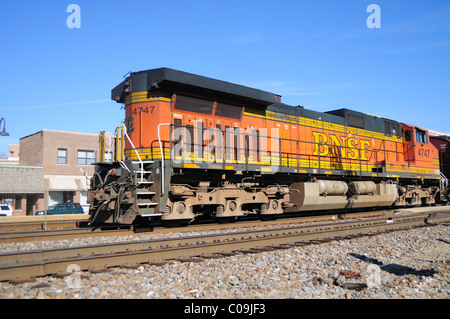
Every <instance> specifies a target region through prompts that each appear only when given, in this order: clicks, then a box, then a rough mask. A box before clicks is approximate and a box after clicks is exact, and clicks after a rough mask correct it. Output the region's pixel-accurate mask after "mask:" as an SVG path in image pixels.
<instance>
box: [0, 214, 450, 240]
mask: <svg viewBox="0 0 450 319" xmlns="http://www.w3.org/2000/svg"><path fill="white" fill-rule="evenodd" d="M446 209H447V208H446V207H445V206H444V207H443V206H435V207H428V208H422V207H415V208H408V209H381V210H373V211H370V212H359V213H355V212H352V213H345V214H336V213H335V214H323V215H312V216H303V215H301V216H300V217H299V216H295V215H293V216H280V217H279V219H277V220H270V221H261V220H258V219H255V218H253V219H251V220H241V221H239V222H236V223H228V224H218V223H216V222H214V221H211V222H208V221H206V222H204V223H199V224H193V225H189V226H188V227H184V226H183V227H173V228H166V227H161V226H159V225H153V226H152V227H151V228H142V229H139V228H138V229H136V228H133V227H131V226H127V227H120V228H119V227H117V226H111V227H80V228H67V229H52V230H27V231H7V232H0V243H12V242H26V241H44V240H59V239H64V240H70V239H74V238H88V237H101V236H105V237H106V236H128V235H131V234H133V233H142V232H152V233H167V232H191V231H199V230H212V231H218V230H230V229H235V228H246V227H255V228H256V227H259V228H262V227H277V226H279V227H281V226H283V225H285V224H294V225H295V224H299V225H300V224H306V223H317V222H328V221H337V220H345V219H356V218H371V217H372V218H374V217H391V216H394V215H395V214H397V213H402V212H403V213H409V212H411V213H414V212H421V211H426V212H438V211H441V210H446Z"/></svg>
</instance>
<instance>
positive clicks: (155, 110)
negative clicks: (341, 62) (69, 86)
mask: <svg viewBox="0 0 450 319" xmlns="http://www.w3.org/2000/svg"><path fill="white" fill-rule="evenodd" d="M112 99H113V100H114V101H116V102H118V103H123V104H125V115H126V117H125V128H126V129H125V128H124V127H119V128H118V129H117V131H116V139H115V153H114V160H113V161H112V162H105V161H104V158H102V157H101V159H100V162H98V163H96V164H95V165H96V168H95V174H94V176H93V178H92V180H91V186H90V191H89V193H88V202H89V203H90V222H91V224H92V223H95V224H105V223H106V224H130V225H131V224H145V223H146V222H149V221H152V220H153V221H155V220H156V221H161V222H163V223H165V224H168V225H170V224H177V223H189V222H192V221H193V220H195V219H196V218H200V217H204V216H208V218H209V217H213V218H215V219H217V220H219V221H230V220H233V219H236V218H237V217H240V216H246V215H248V214H255V215H258V216H259V217H261V218H272V217H276V215H279V214H283V213H291V212H309V211H318V210H352V209H358V208H367V207H388V206H393V205H394V206H409V205H422V204H434V203H438V202H443V203H446V202H447V201H448V185H447V179H446V178H445V176H444V175H443V174H441V172H440V162H439V156H440V155H439V151H438V149H436V147H435V146H433V144H432V143H431V141H430V136H429V132H428V131H427V130H425V129H422V128H419V127H416V126H412V125H408V124H405V123H401V122H397V121H394V120H390V119H387V118H382V117H378V116H374V115H369V114H363V113H360V112H357V111H352V110H348V109H339V110H335V111H330V112H325V113H321V112H316V111H312V110H308V109H305V108H303V107H302V106H290V105H286V104H283V103H281V97H280V96H279V95H276V94H273V93H269V92H265V91H261V90H257V89H253V88H249V87H245V86H241V85H237V84H233V83H228V82H224V81H219V80H215V79H211V78H206V77H202V76H198V75H194V74H190V73H185V72H181V71H176V70H172V69H168V68H160V69H152V70H147V71H141V72H136V73H131V74H129V76H128V77H126V78H125V80H124V81H123V82H122V83H120V84H119V85H118V86H117V87H115V88H114V89H113V90H112ZM104 147H105V143H104V134H103V133H101V134H100V154H101V155H102V154H103V153H104Z"/></svg>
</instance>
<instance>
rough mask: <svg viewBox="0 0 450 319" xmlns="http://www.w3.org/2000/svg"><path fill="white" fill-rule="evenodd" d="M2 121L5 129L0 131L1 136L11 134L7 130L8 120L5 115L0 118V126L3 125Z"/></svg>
mask: <svg viewBox="0 0 450 319" xmlns="http://www.w3.org/2000/svg"><path fill="white" fill-rule="evenodd" d="M2 121H3V131H1V132H0V136H9V133H7V132H6V131H5V125H6V121H5V118H4V117H2V119H1V120H0V126H1V125H2Z"/></svg>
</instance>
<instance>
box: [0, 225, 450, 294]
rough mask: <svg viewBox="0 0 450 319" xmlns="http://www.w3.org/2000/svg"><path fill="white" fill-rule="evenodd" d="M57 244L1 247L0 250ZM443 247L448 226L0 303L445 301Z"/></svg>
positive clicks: (171, 266)
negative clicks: (98, 300)
mask: <svg viewBox="0 0 450 319" xmlns="http://www.w3.org/2000/svg"><path fill="white" fill-rule="evenodd" d="M130 238H132V239H133V240H136V239H138V238H143V237H142V236H140V237H139V236H137V237H134V236H130ZM90 240H92V239H90ZM97 240H98V239H97ZM104 240H108V241H112V240H113V239H111V238H109V239H108V238H105V239H104ZM77 241H78V240H77ZM79 241H80V242H79V243H78V244H92V243H94V242H88V241H89V239H82V240H81V239H80V240H79ZM63 244H64V245H66V246H69V244H68V243H63ZM63 244H62V243H61V242H58V243H56V242H55V243H52V242H42V243H23V244H21V243H17V244H2V245H1V246H0V249H1V251H3V252H6V251H14V250H24V249H25V250H26V249H36V248H44V247H53V245H55V246H58V245H63ZM449 244H450V234H449V226H448V225H439V226H435V227H422V228H416V229H412V230H404V231H398V232H391V233H385V234H379V235H375V236H367V237H359V238H353V239H345V240H339V241H330V242H325V243H320V244H312V245H306V246H297V247H292V248H288V249H282V250H275V251H264V252H260V253H251V254H238V255H234V256H228V257H221V258H212V259H204V260H203V261H201V262H197V261H196V262H179V261H174V262H170V263H167V264H164V265H159V266H157V265H149V264H143V265H140V266H138V267H136V268H133V269H127V268H110V269H108V270H107V271H105V272H100V273H89V272H85V271H83V272H77V273H73V274H72V275H70V276H68V277H64V278H58V277H53V276H47V277H42V278H37V279H36V280H35V281H34V282H25V283H19V284H13V283H9V282H1V283H0V298H38V299H41V298H42V299H53V298H69V299H72V298H81V299H91V298H102V299H103V298H106V299H112V298H138V299H154V298H157V299H159V298H169V299H175V298H182V299H191V298H192V299H196V298H197V299H228V298H239V299H259V298H264V299H272V298H276V299H281V298H300V299H302V298H315V299H316V298H318V299H345V298H351V299H370V298H376V299H402V298H408V299H445V298H449V296H450V263H449V256H450V246H449ZM74 267H75V269H76V265H75V266H74Z"/></svg>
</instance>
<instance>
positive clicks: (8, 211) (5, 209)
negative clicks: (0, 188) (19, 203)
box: [0, 204, 13, 216]
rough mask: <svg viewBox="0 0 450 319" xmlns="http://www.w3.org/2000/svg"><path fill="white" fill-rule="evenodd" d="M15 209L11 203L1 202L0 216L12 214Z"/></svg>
mask: <svg viewBox="0 0 450 319" xmlns="http://www.w3.org/2000/svg"><path fill="white" fill-rule="evenodd" d="M12 213H13V209H12V208H11V205H8V204H0V216H12Z"/></svg>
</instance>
